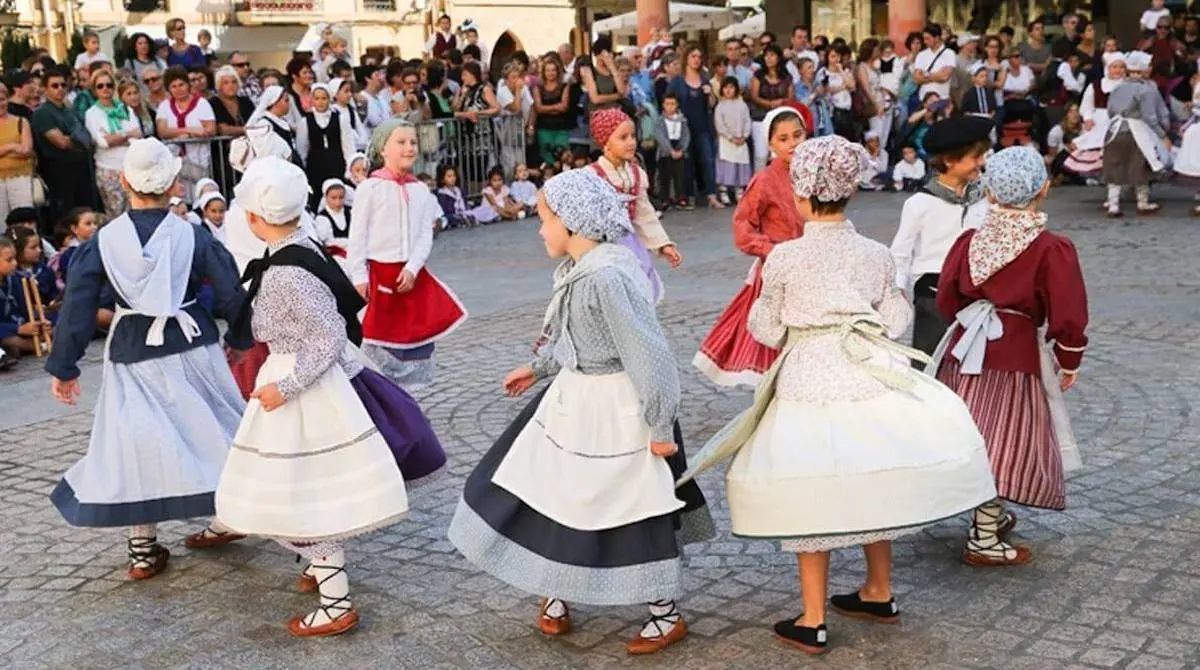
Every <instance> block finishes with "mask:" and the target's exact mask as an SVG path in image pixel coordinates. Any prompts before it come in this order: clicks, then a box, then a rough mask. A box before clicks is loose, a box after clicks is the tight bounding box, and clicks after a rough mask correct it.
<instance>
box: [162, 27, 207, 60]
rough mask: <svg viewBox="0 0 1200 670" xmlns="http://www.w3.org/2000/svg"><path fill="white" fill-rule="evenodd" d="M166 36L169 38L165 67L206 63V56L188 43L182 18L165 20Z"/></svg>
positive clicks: (198, 48)
mask: <svg viewBox="0 0 1200 670" xmlns="http://www.w3.org/2000/svg"><path fill="white" fill-rule="evenodd" d="M167 37H169V38H171V44H170V48H169V50H168V51H167V67H182V68H184V69H190V68H194V67H204V66H206V65H208V57H207V56H205V55H204V52H203V51H201V50H200V47H198V46H196V45H195V44H188V41H187V24H186V23H184V21H183V19H178V18H176V19H171V20H169V21H167Z"/></svg>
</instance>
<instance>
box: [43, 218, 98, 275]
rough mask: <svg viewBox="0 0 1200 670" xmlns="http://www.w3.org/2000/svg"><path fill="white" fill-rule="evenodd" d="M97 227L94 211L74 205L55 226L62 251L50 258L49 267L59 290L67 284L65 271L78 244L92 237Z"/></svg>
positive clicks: (69, 265) (68, 267)
mask: <svg viewBox="0 0 1200 670" xmlns="http://www.w3.org/2000/svg"><path fill="white" fill-rule="evenodd" d="M97 227H98V226H97V222H96V213H95V212H93V211H92V210H91V209H90V208H87V207H76V208H75V209H72V210H71V211H69V212H67V215H66V216H65V217H63V220H62V221H59V222H58V226H57V227H55V233H56V235H57V239H58V240H59V242H60V243H61V245H62V246H61V249H62V251H60V252H58V253H57V254H55V255H54V256H53V257H52V258H51V259H50V269H51V271H53V272H54V276H55V285H56V286H57V288H58V290H59V291H60V292H61V291H62V290H63V289H64V288H66V286H67V271H68V270H69V269H70V267H71V258H73V257H74V256H75V252H76V251H78V249H79V247H80V245H82V244H83V243H84V242H87V241H88V240H90V239H92V235H95V234H96V228H97Z"/></svg>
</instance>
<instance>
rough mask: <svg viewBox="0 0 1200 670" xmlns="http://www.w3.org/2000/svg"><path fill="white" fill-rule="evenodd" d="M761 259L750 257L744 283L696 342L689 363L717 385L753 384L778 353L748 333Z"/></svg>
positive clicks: (758, 287)
mask: <svg viewBox="0 0 1200 670" xmlns="http://www.w3.org/2000/svg"><path fill="white" fill-rule="evenodd" d="M762 287H763V280H762V262H761V261H757V260H756V261H754V265H753V266H752V267H751V268H750V274H749V276H747V277H746V284H745V286H743V287H742V290H740V291H738V293H737V295H735V296H734V297H733V300H732V301H730V303H729V306H728V307H726V308H725V311H724V312H722V313H721V316H720V317H719V318H718V319H717V322H716V323H715V324H713V327H712V330H710V331H708V335H706V336H705V337H704V340H703V341H702V342H701V343H700V351H698V352H696V355H695V357H693V358H692V365H694V366H695V367H696V369H697V370H699V371H700V372H701V373H703V374H704V376H705V377H708V378H709V379H710V380H712V382H713V383H714V384H716V385H718V386H749V387H754V386H757V385H758V382H759V381H760V380H761V379H762V376H763V373H765V372H766V371H767V369H768V368H770V367H771V364H772V363H774V362H775V359H776V358H778V356H779V350H778V349H772V348H770V347H768V346H766V345H765V344H762V343H761V342H759V341H758V340H756V339H754V336H753V335H751V334H750V330H749V328H748V327H747V325H746V322H747V320H748V319H749V317H750V308H751V307H753V306H754V301H755V300H757V299H758V296H759V294H760V293H762Z"/></svg>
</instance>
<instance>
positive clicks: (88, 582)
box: [0, 189, 1200, 670]
mask: <svg viewBox="0 0 1200 670" xmlns="http://www.w3.org/2000/svg"><path fill="white" fill-rule="evenodd" d="M1100 197H1101V195H1100V192H1099V191H1098V190H1085V189H1060V190H1058V191H1056V192H1055V194H1054V195H1053V197H1052V200H1051V203H1050V211H1051V214H1052V216H1051V224H1052V226H1054V227H1057V228H1059V229H1062V230H1065V231H1066V232H1067V233H1068V234H1069V235H1070V236H1071V237H1072V239H1073V240H1074V241H1075V243H1076V245H1077V246H1078V247H1079V249H1080V252H1081V254H1082V256H1083V262H1084V267H1085V271H1086V273H1087V277H1088V281H1089V287H1090V291H1091V294H1092V315H1093V322H1094V323H1093V327H1092V329H1091V333H1090V334H1091V336H1092V340H1093V347H1092V349H1091V350H1090V351H1089V354H1088V357H1087V360H1086V361H1085V366H1084V368H1083V373H1082V376H1081V380H1080V383H1079V386H1078V387H1077V389H1076V390H1074V391H1072V392H1071V393H1070V395H1069V403H1070V406H1071V412H1072V418H1073V420H1074V421H1075V426H1076V430H1077V432H1078V437H1079V439H1080V444H1081V449H1082V450H1083V455H1084V459H1085V468H1084V470H1083V471H1081V472H1079V473H1077V474H1076V475H1075V476H1074V477H1073V478H1072V479H1071V480H1070V482H1069V485H1068V497H1069V500H1068V504H1069V506H1070V507H1069V509H1068V510H1067V511H1065V512H1062V513H1046V512H1032V511H1026V512H1024V513H1022V522H1021V525H1020V527H1019V529H1018V533H1017V534H1018V536H1019V537H1020V539H1021V540H1022V541H1024V542H1028V543H1030V544H1032V545H1033V546H1034V548H1035V551H1036V555H1037V560H1036V561H1035V562H1034V563H1033V564H1032V565H1030V566H1025V567H1021V568H1010V569H1002V570H990V571H989V570H979V569H972V568H969V567H967V566H964V565H962V564H961V563H960V562H959V561H958V554H959V551H960V550H961V543H962V539H963V533H964V530H965V526H966V522H965V519H956V520H951V521H947V522H945V523H942V524H939V525H937V526H934V527H933V528H930V529H928V530H926V531H924V532H923V533H920V534H918V535H915V536H912V537H910V538H906V539H904V540H902V541H900V542H898V543H897V544H896V547H895V589H896V592H897V596H898V598H899V600H900V602H901V605H902V607H903V608H904V612H905V621H904V623H903V624H902V625H900V626H871V625H869V624H865V623H861V622H854V621H847V620H842V619H838V618H836V617H834V618H832V619H831V622H830V623H831V627H832V630H831V639H832V641H833V643H834V647H833V650H832V651H831V652H830V653H829V654H828V655H827V656H826V657H824V658H823V659H820V660H814V659H809V658H807V657H803V656H802V655H799V654H797V653H795V652H794V651H793V650H791V649H790V648H787V647H784V646H783V645H780V644H779V643H777V642H776V641H775V640H774V639H773V636H772V634H771V632H770V624H771V623H772V622H774V621H776V620H778V619H781V618H785V617H788V616H793V615H795V614H796V613H797V612H798V611H799V607H800V604H799V596H798V591H797V583H796V569H795V558H794V557H793V556H790V555H787V554H782V553H780V552H779V551H778V550H777V548H776V546H775V545H772V544H770V543H766V542H750V541H744V540H740V539H736V538H733V537H731V536H730V535H729V533H728V528H729V523H728V513H727V510H726V509H725V507H724V503H723V499H722V491H723V486H722V477H721V473H720V472H710V473H706V474H705V475H704V476H703V477H701V482H700V483H701V486H702V488H703V489H704V491H705V493H706V494H707V495H708V497H709V500H710V503H711V505H712V508H713V511H714V515H715V516H716V518H717V523H718V536H717V537H716V538H715V539H714V540H713V541H712V542H709V543H705V544H702V545H696V546H693V547H690V548H689V549H688V551H687V555H686V569H685V580H686V581H685V584H686V588H687V595H686V596H685V597H684V598H682V599H681V602H680V605H681V608H682V609H683V611H684V613H685V615H686V616H687V617H688V621H689V624H690V628H691V631H692V635H691V636H690V638H689V639H688V640H687V641H686V642H685V643H683V644H681V645H679V646H677V647H675V648H673V649H671V650H670V651H668V652H667V653H664V654H660V655H657V656H655V657H653V658H649V659H645V658H643V659H633V658H629V657H627V656H626V655H625V653H624V649H623V641H624V639H626V638H627V637H629V636H631V635H633V634H634V633H635V632H636V630H637V621H638V620H639V619H640V617H641V616H642V611H641V608H637V607H622V608H600V607H579V608H575V610H574V619H575V623H576V632H573V633H571V634H570V635H568V636H566V637H564V638H562V639H557V640H551V639H546V638H544V637H543V636H541V635H540V634H539V633H538V632H537V631H536V629H534V627H533V625H532V623H533V621H532V620H533V617H534V614H535V608H536V599H534V598H532V597H530V596H528V595H526V594H523V593H520V592H518V591H515V590H514V589H511V588H508V587H506V586H504V585H502V584H500V583H498V582H496V581H495V580H493V579H491V578H490V577H487V576H485V575H483V574H482V573H480V572H478V571H476V570H475V569H474V568H473V567H472V566H470V565H469V564H468V563H466V561H464V560H463V559H462V558H460V557H459V556H458V555H457V554H456V553H455V552H454V550H453V547H452V546H451V545H450V543H449V542H447V541H446V539H445V527H446V524H447V523H448V521H449V517H450V515H451V513H452V511H453V509H454V505H455V503H456V501H457V498H458V494H459V491H460V489H461V486H462V482H463V479H464V477H465V476H466V474H467V473H469V472H470V470H471V468H472V467H473V465H474V464H475V462H477V460H478V459H479V456H480V455H481V454H482V453H483V452H484V451H485V450H486V449H487V448H488V447H489V446H490V445H491V442H492V440H493V439H494V438H495V437H496V436H497V435H498V434H499V433H500V432H501V431H502V430H503V428H504V427H505V425H506V424H507V422H508V421H509V420H510V419H511V418H512V416H513V415H515V414H516V413H517V411H519V409H520V408H521V406H522V403H523V402H524V401H521V400H515V401H514V400H510V399H508V398H505V397H504V396H503V395H501V393H500V379H501V378H502V377H503V375H504V373H505V372H507V371H508V370H509V369H510V368H512V367H514V366H516V365H519V364H521V363H523V362H524V361H525V359H526V358H527V357H528V352H529V345H530V343H531V342H532V340H533V338H534V337H535V336H536V334H537V329H538V324H539V320H540V316H541V313H542V309H543V307H544V300H545V298H546V296H547V292H548V291H547V289H548V282H549V280H548V273H549V271H550V270H551V269H552V267H553V263H552V262H551V261H549V260H547V259H545V258H544V256H543V255H542V247H541V244H540V242H539V241H538V240H537V238H536V232H535V230H536V224H535V223H532V222H521V223H516V224H509V225H503V226H496V227H489V228H484V229H478V230H473V231H462V232H457V231H456V232H453V233H450V234H447V235H445V236H443V237H441V238H439V240H438V242H437V245H436V251H435V256H434V259H433V261H432V262H431V268H432V269H433V271H434V272H436V273H438V274H439V276H440V277H442V278H443V279H444V280H445V281H446V282H447V283H448V284H450V285H451V286H452V287H454V289H455V290H456V291H457V292H458V293H459V294H460V296H462V298H463V299H464V301H465V303H466V304H467V305H468V307H469V309H470V310H471V312H472V319H471V320H470V321H468V322H467V324H465V325H464V326H463V327H462V328H461V329H460V330H459V331H457V332H456V333H455V334H454V335H453V336H452V337H451V338H449V339H448V340H447V341H446V342H445V344H444V346H440V347H439V378H438V381H437V383H436V384H435V385H433V386H431V387H430V388H428V389H425V390H424V391H421V392H419V393H418V394H417V395H418V399H419V400H420V401H421V404H422V406H423V407H425V408H426V411H427V412H428V413H429V416H430V417H431V419H432V420H433V422H434V425H435V427H436V428H437V430H438V433H439V435H440V436H441V438H442V440H443V443H444V444H445V446H446V449H447V451H448V453H449V455H450V466H449V476H447V477H444V478H442V479H440V480H438V481H436V482H434V483H432V484H430V485H429V486H428V487H425V488H422V489H419V490H418V491H415V492H414V493H413V494H412V495H411V503H412V505H413V513H412V517H411V518H410V519H409V520H408V521H406V522H404V523H402V524H400V525H399V526H397V527H395V528H393V529H389V530H388V531H386V532H380V533H376V534H374V535H371V536H368V537H366V538H361V539H358V540H355V541H352V542H351V543H350V544H349V547H348V554H349V557H350V561H351V564H350V570H351V578H352V580H353V582H354V589H355V590H354V596H355V602H356V606H357V607H358V608H359V609H360V611H361V613H362V615H363V625H362V626H361V627H360V629H359V630H358V631H356V632H355V633H354V634H352V635H348V636H344V637H342V638H339V639H329V640H320V641H313V640H303V641H302V640H294V639H292V638H291V637H290V636H289V635H288V633H287V631H286V629H285V628H284V625H283V623H284V622H285V621H286V619H287V618H288V617H290V616H292V615H294V614H296V613H299V612H303V611H307V610H308V609H310V608H311V607H312V606H313V604H314V599H313V598H312V596H304V595H301V594H298V593H295V592H294V590H293V581H294V577H295V574H296V570H297V569H298V566H297V565H296V564H295V563H294V562H293V557H292V556H290V555H288V554H287V553H285V552H284V551H283V550H282V549H280V548H279V547H277V546H276V545H274V544H272V543H270V542H265V541H261V540H252V541H246V542H242V543H239V544H237V545H234V546H230V547H227V548H224V549H222V550H218V551H213V552H207V553H203V554H197V553H195V552H189V551H188V550H186V549H184V548H183V547H182V545H181V543H180V541H181V539H182V537H183V536H184V535H185V534H186V533H188V532H191V531H193V530H196V529H198V528H199V527H201V523H202V522H201V521H199V520H197V521H196V522H194V523H171V524H164V526H163V527H162V529H161V530H160V537H161V538H162V539H163V540H164V541H165V542H166V543H167V544H168V546H169V547H170V548H171V550H172V553H173V556H172V562H171V565H170V567H169V569H168V570H167V572H165V573H164V574H163V575H161V576H160V577H158V578H156V579H153V580H150V581H149V582H144V583H132V582H129V581H128V580H127V578H126V576H125V568H124V539H123V537H122V536H121V534H120V532H118V531H116V530H111V531H105V530H89V529H73V528H70V527H68V526H66V525H65V524H64V523H63V521H62V520H61V518H60V517H59V516H58V514H57V512H56V511H55V510H54V509H53V507H52V506H51V505H50V503H49V501H48V500H47V498H46V496H47V494H48V493H49V491H50V490H51V489H52V487H53V486H54V483H55V482H56V481H57V479H58V478H59V477H60V476H61V474H62V472H63V471H64V470H65V469H66V468H67V467H69V466H70V465H71V463H73V462H74V461H75V460H76V459H77V458H79V456H80V455H81V454H82V453H83V452H84V451H85V450H86V446H87V438H88V432H89V430H90V423H91V415H90V407H91V405H92V404H93V403H94V395H86V393H87V392H91V393H94V391H95V385H96V383H98V379H99V377H98V374H97V373H98V369H97V365H96V363H97V361H98V360H99V351H100V350H99V347H98V345H97V346H94V347H93V348H92V349H91V351H90V352H89V359H88V364H87V367H86V369H87V372H86V374H85V377H84V379H83V384H84V387H85V398H84V400H83V401H82V402H81V404H80V405H79V406H78V407H77V408H64V407H61V406H58V405H53V404H48V403H47V402H46V398H47V397H48V381H47V379H46V378H45V376H44V375H43V374H41V373H40V372H39V370H38V369H37V366H36V365H35V364H30V363H31V362H26V363H23V364H22V365H21V367H20V368H19V369H18V370H17V371H15V372H14V373H10V374H6V375H3V376H0V429H3V431H4V432H3V435H4V439H3V442H2V443H0V444H2V447H0V500H2V502H3V504H2V505H0V546H3V547H5V548H6V549H7V558H8V560H6V561H3V562H0V601H2V602H4V603H7V604H9V607H10V609H9V610H8V611H9V616H8V617H6V622H5V625H3V626H0V661H3V662H4V664H5V665H6V666H7V667H13V668H22V669H23V668H77V669H87V668H155V669H157V668H205V669H208V668H293V667H306V668H337V669H339V670H341V669H344V668H347V667H354V668H358V667H362V668H375V667H389V668H396V667H399V668H413V669H435V668H436V669H440V668H584V669H591V668H596V669H599V668H604V669H608V668H622V667H631V668H646V667H654V668H688V670H702V669H703V670H707V669H710V668H711V669H717V668H748V667H753V666H759V667H767V668H798V667H809V666H813V667H830V668H888V669H892V668H897V669H899V668H1004V669H1006V670H1009V669H1019V668H1035V669H1038V670H1043V669H1048V668H1129V669H1136V668H1156V669H1157V668H1165V669H1170V668H1181V669H1182V668H1197V667H1200V645H1198V644H1197V641H1200V563H1197V562H1196V561H1195V560H1194V556H1195V555H1196V554H1197V550H1200V476H1198V475H1200V437H1198V433H1197V427H1198V426H1197V419H1196V413H1195V409H1194V407H1193V405H1194V404H1195V403H1196V402H1197V399H1200V393H1198V391H1200V366H1198V365H1197V364H1196V362H1195V360H1196V357H1197V355H1198V354H1200V344H1197V342H1196V340H1195V336H1194V332H1195V330H1196V327H1197V325H1200V301H1197V300H1196V298H1197V297H1198V296H1200V270H1197V265H1196V263H1195V262H1194V261H1193V256H1194V254H1193V253H1192V252H1191V249H1192V248H1194V245H1195V240H1194V238H1195V236H1196V234H1197V231H1200V227H1198V224H1196V223H1194V222H1193V221H1192V220H1190V219H1187V218H1183V215H1184V214H1185V213H1186V211H1187V208H1188V206H1189V205H1190V203H1189V202H1188V200H1190V196H1189V194H1187V193H1185V192H1183V191H1182V190H1174V191H1170V192H1169V196H1168V200H1167V211H1168V212H1169V213H1170V212H1174V213H1177V214H1178V215H1179V216H1178V217H1172V216H1171V215H1170V214H1167V215H1164V216H1160V217H1156V218H1154V219H1147V220H1145V221H1142V222H1135V221H1133V220H1130V221H1125V222H1110V221H1108V220H1106V219H1101V218H1098V217H1097V216H1096V215H1095V214H1096V210H1095V207H1096V203H1097V202H1098V201H1099V199H1100ZM899 205H900V199H899V198H897V197H896V196H887V195H880V196H875V195H872V196H866V197H863V198H860V199H859V200H857V201H856V203H855V207H854V208H852V216H853V218H854V219H855V220H856V222H857V224H858V225H859V227H860V229H861V230H863V231H864V232H866V233H867V234H869V235H872V236H873V237H875V238H877V239H881V240H885V241H886V240H888V239H889V238H890V235H891V233H892V231H893V230H894V228H895V225H896V221H895V217H896V215H897V212H898V210H899ZM667 226H668V229H669V230H670V231H671V233H672V234H673V235H674V236H675V237H676V239H677V241H678V242H679V243H680V245H681V247H682V249H683V251H684V253H685V255H686V256H687V265H686V267H685V269H683V270H681V271H678V272H674V273H670V274H667V275H666V283H667V291H668V293H667V300H666V302H664V303H663V306H662V310H661V317H662V321H663V323H664V327H665V328H666V330H667V333H668V335H669V337H670V338H671V340H672V343H673V345H674V347H675V352H676V355H677V357H678V359H679V362H680V365H681V369H682V370H683V383H684V391H685V394H684V407H683V416H682V421H683V425H684V430H685V434H686V437H687V440H688V444H689V446H690V448H692V449H696V448H698V445H699V443H700V442H701V441H702V440H703V439H705V438H707V437H708V436H709V435H711V434H712V433H713V432H714V431H715V430H716V429H717V428H719V427H720V426H721V425H723V423H724V422H725V421H727V420H728V419H729V418H730V417H732V416H733V415H734V414H735V413H736V412H737V411H739V410H740V409H742V408H744V407H745V406H746V404H747V403H748V402H749V393H748V392H744V391H740V392H728V391H724V390H718V389H716V388H714V387H712V386H711V385H709V384H708V383H707V381H706V380H704V379H703V378H702V377H700V375H699V374H698V373H696V372H694V371H693V369H692V368H691V366H690V365H689V363H688V362H689V361H690V359H691V356H692V354H693V352H694V351H695V347H696V344H697V343H698V341H699V340H700V338H701V337H703V335H704V334H705V333H706V332H707V329H708V327H709V326H710V325H711V324H712V322H713V321H714V320H715V319H716V317H717V315H718V314H719V313H720V311H721V309H722V308H723V306H724V304H725V303H726V302H727V301H728V299H729V298H730V297H731V296H732V295H733V294H734V293H735V292H736V291H737V289H738V287H739V284H740V282H741V281H742V280H743V279H744V277H745V273H746V270H747V268H748V266H749V263H748V261H747V260H746V259H745V258H744V257H740V256H737V255H736V254H735V253H734V252H733V251H732V250H731V248H730V241H729V233H728V230H729V229H728V212H724V213H710V212H704V211H703V210H701V211H698V212H696V213H694V214H689V215H672V216H671V217H670V218H669V219H668V220H667ZM862 573H863V563H862V560H861V557H860V554H859V553H858V552H855V551H841V552H837V553H835V556H834V560H833V569H832V571H831V580H832V585H831V590H832V591H833V592H838V591H841V590H848V589H853V588H854V587H855V586H857V583H858V580H860V579H861V578H862Z"/></svg>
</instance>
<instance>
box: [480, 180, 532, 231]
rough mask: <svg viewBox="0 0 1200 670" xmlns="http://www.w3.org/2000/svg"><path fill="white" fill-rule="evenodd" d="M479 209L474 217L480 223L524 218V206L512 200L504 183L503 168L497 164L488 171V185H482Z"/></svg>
mask: <svg viewBox="0 0 1200 670" xmlns="http://www.w3.org/2000/svg"><path fill="white" fill-rule="evenodd" d="M480 210H481V211H480V212H479V214H477V215H476V217H475V218H476V219H478V220H479V222H480V223H492V222H494V221H500V220H502V219H503V220H505V221H515V220H517V219H523V218H525V208H524V207H522V206H521V205H520V203H518V202H516V201H515V200H513V198H512V195H511V194H510V193H509V192H508V187H507V186H505V185H504V170H502V169H500V167H498V166H497V167H494V168H492V169H491V170H489V171H488V185H487V186H485V187H483V202H482V203H480Z"/></svg>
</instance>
